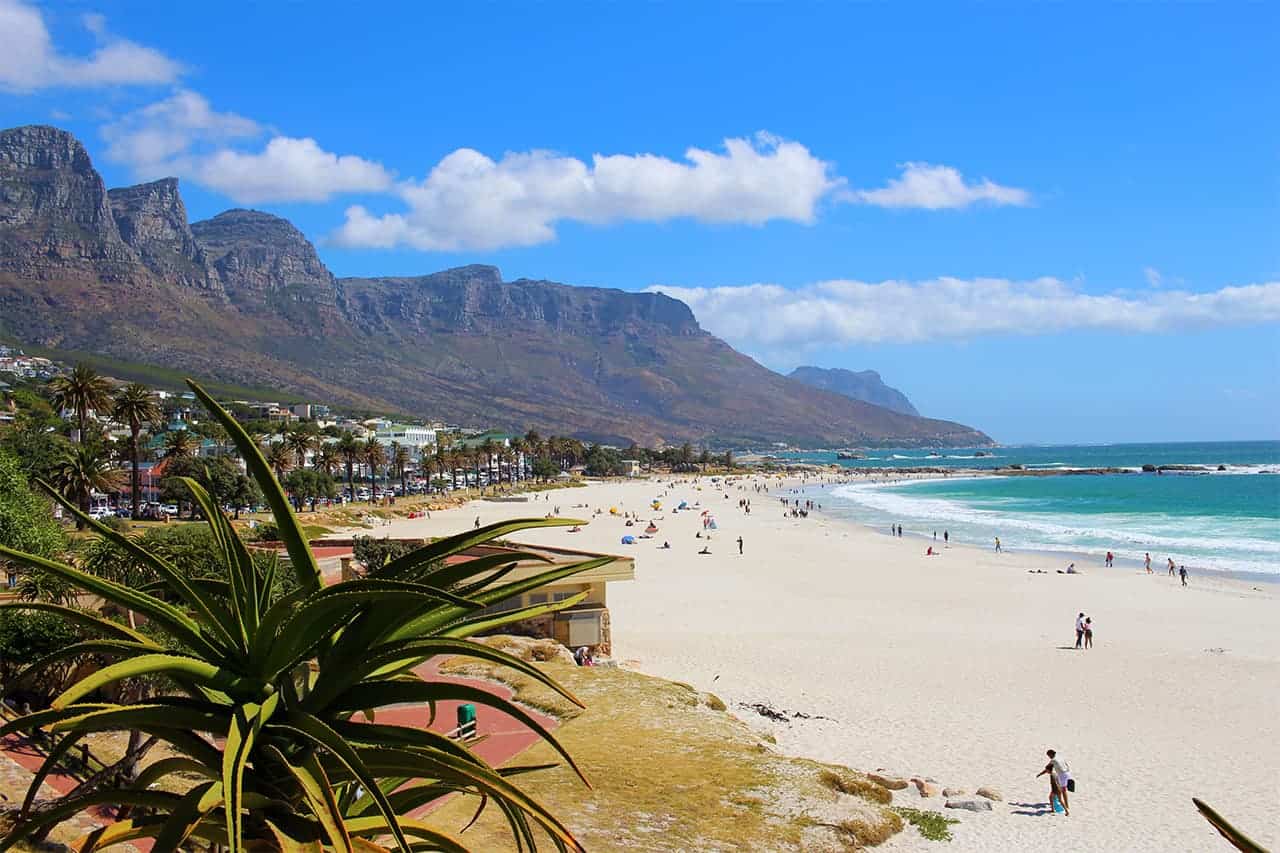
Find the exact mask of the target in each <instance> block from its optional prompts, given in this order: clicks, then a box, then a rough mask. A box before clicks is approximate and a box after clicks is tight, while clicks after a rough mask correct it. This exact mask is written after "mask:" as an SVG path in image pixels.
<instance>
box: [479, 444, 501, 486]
mask: <svg viewBox="0 0 1280 853" xmlns="http://www.w3.org/2000/svg"><path fill="white" fill-rule="evenodd" d="M478 452H479V453H481V454H483V455H484V468H485V472H486V473H487V474H488V476H489V482H490V483H492V482H493V457H494V454H496V453H497V452H498V443H497V442H495V441H494V440H493V439H492V438H486V439H485V440H484V441H483V442H481V443H480V447H479V448H478ZM479 469H480V466H479V464H478V460H477V465H476V483H479V482H480V470H479Z"/></svg>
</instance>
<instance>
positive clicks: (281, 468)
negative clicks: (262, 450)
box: [267, 441, 293, 480]
mask: <svg viewBox="0 0 1280 853" xmlns="http://www.w3.org/2000/svg"><path fill="white" fill-rule="evenodd" d="M267 464H268V465H270V466H271V470H272V471H274V472H275V475H276V479H277V480H282V479H284V472H285V471H288V470H289V469H290V468H292V467H293V451H292V450H290V449H289V448H288V447H287V446H286V445H285V443H284V442H283V441H273V442H271V446H270V447H268V448H267Z"/></svg>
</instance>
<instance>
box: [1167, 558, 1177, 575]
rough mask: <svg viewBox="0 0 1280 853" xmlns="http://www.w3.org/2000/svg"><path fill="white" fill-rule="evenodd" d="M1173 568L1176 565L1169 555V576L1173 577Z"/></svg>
mask: <svg viewBox="0 0 1280 853" xmlns="http://www.w3.org/2000/svg"><path fill="white" fill-rule="evenodd" d="M1175 568H1176V567H1175V566H1174V565H1173V557H1170V558H1169V577H1173V570H1174V569H1175Z"/></svg>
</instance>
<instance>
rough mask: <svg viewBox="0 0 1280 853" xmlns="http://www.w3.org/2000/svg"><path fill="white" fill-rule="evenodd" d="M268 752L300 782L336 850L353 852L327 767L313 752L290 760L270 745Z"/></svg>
mask: <svg viewBox="0 0 1280 853" xmlns="http://www.w3.org/2000/svg"><path fill="white" fill-rule="evenodd" d="M267 751H268V752H269V753H270V754H271V755H273V756H275V759H276V760H277V761H279V762H280V764H281V765H282V766H283V767H285V768H286V769H287V770H288V771H289V774H290V775H291V776H293V778H294V780H295V781H296V782H297V783H298V787H299V788H301V789H302V794H303V796H304V797H305V798H306V800H307V804H308V805H309V806H310V808H311V813H312V814H314V815H315V816H316V819H317V820H319V822H320V826H321V827H322V828H323V829H324V834H325V836H326V837H327V838H328V839H329V844H330V845H332V846H333V848H334V849H335V850H343V851H345V852H346V853H352V848H351V836H350V834H349V833H348V832H347V826H346V820H345V818H344V816H343V814H342V810H341V809H340V808H339V806H338V801H337V799H336V798H335V797H334V793H333V786H332V785H330V784H329V777H328V776H326V775H325V772H324V767H323V766H322V765H321V764H320V761H319V759H317V758H316V755H315V753H314V752H309V753H307V754H306V755H305V757H303V758H302V759H300V760H290V759H289V758H286V757H285V755H284V753H282V752H280V750H278V749H276V748H275V747H273V746H268V747H267Z"/></svg>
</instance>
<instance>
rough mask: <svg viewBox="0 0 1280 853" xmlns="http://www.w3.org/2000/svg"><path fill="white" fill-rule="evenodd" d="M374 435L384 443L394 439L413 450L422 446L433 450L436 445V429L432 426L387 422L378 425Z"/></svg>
mask: <svg viewBox="0 0 1280 853" xmlns="http://www.w3.org/2000/svg"><path fill="white" fill-rule="evenodd" d="M375 435H376V436H377V438H378V441H380V442H382V443H383V444H384V445H387V444H390V443H391V442H393V441H394V442H396V443H398V444H400V445H401V446H403V447H412V448H414V449H415V450H421V449H422V448H424V447H425V448H428V449H429V450H434V449H435V446H436V431H435V429H434V428H433V427H427V426H413V425H411V424H387V425H385V426H381V425H380V426H379V427H378V430H377V432H376V433H375Z"/></svg>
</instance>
